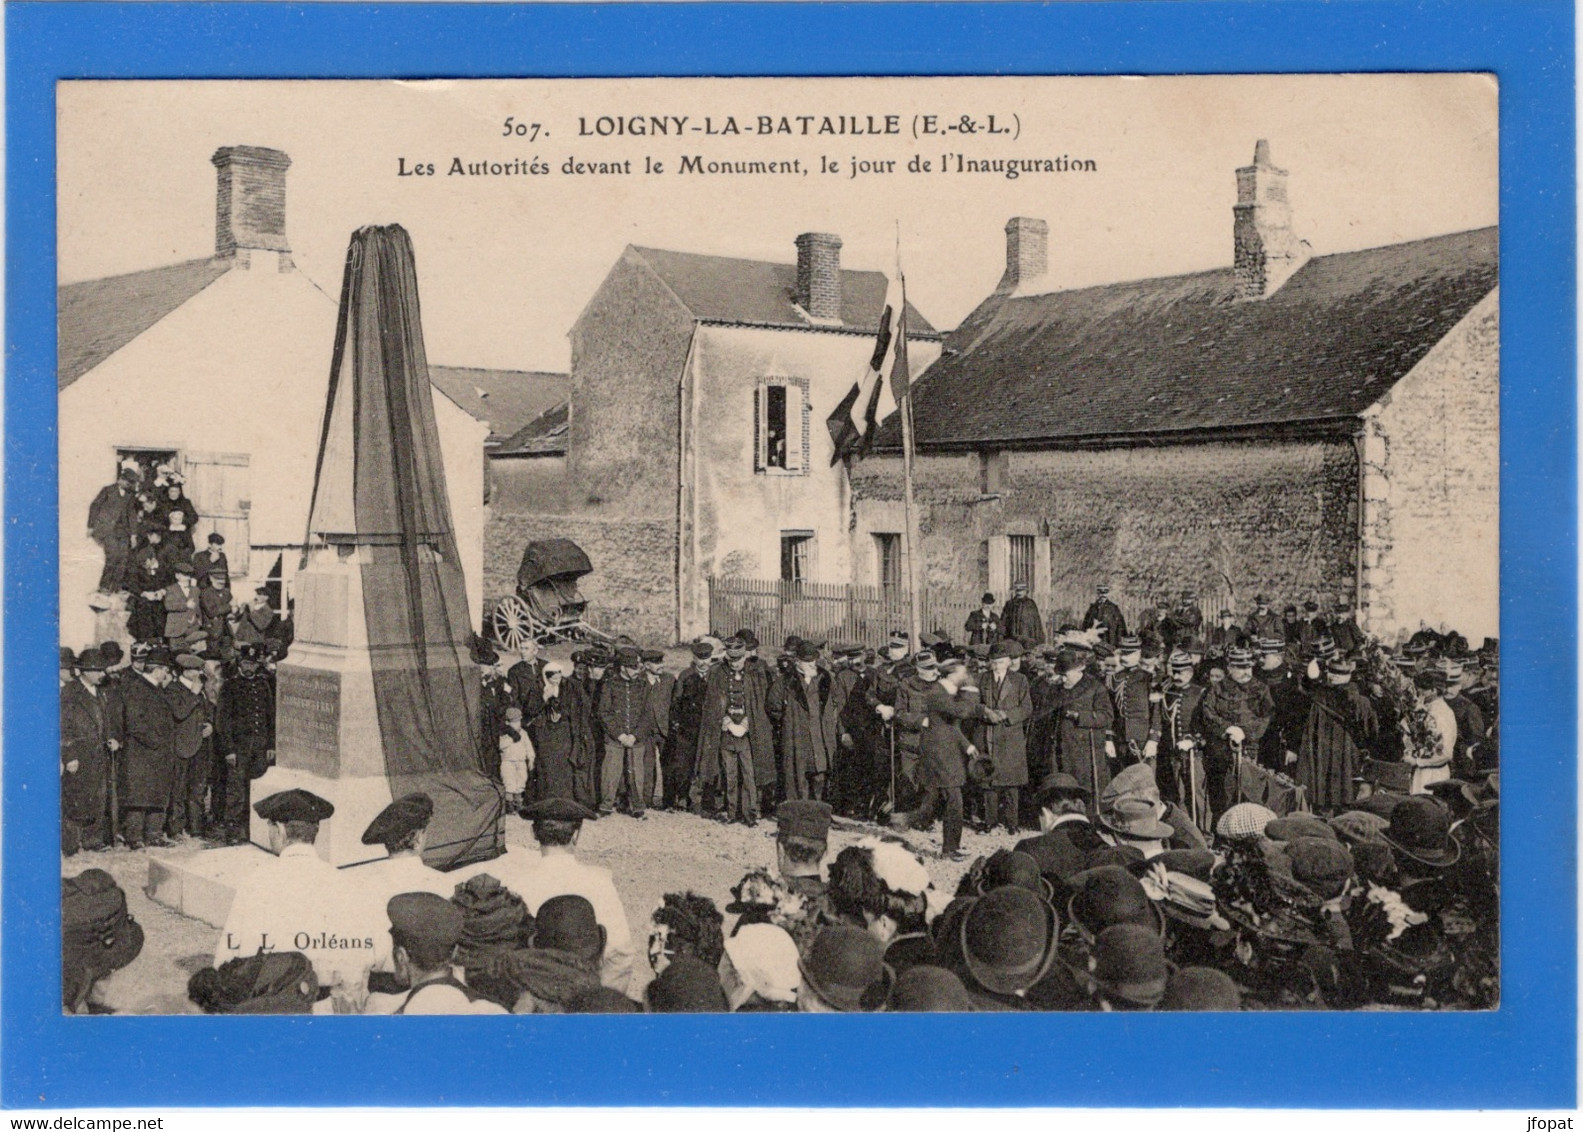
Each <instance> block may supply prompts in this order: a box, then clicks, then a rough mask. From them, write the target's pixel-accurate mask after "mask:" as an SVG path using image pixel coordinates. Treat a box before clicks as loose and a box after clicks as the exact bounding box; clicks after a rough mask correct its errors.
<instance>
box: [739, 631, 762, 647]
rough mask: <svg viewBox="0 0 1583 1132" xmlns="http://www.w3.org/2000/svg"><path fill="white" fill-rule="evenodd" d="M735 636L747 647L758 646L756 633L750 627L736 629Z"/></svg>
mask: <svg viewBox="0 0 1583 1132" xmlns="http://www.w3.org/2000/svg"><path fill="white" fill-rule="evenodd" d="M737 636H738V637H740V638H742V643H743V644H744V645H746V646H747V647H748V648H749V649H756V648H758V647H759V638H758V634H757V633H755V632H754V631H753V630H752V629H738V630H737Z"/></svg>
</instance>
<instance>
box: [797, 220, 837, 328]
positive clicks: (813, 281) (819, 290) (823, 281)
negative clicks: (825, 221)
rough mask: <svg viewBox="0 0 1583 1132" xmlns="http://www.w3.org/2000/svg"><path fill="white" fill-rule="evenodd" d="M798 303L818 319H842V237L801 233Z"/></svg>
mask: <svg viewBox="0 0 1583 1132" xmlns="http://www.w3.org/2000/svg"><path fill="white" fill-rule="evenodd" d="M797 305H798V306H800V307H802V309H803V310H805V311H807V312H808V313H809V315H811V316H812V317H814V318H816V319H826V320H830V321H834V322H840V321H841V237H840V236H835V235H832V234H830V233H829V232H804V233H803V234H802V235H801V236H798V237H797Z"/></svg>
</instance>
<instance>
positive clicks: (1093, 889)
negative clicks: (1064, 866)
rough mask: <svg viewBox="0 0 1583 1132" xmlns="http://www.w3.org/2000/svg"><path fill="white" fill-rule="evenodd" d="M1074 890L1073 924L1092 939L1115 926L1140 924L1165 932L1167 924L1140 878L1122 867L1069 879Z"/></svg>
mask: <svg viewBox="0 0 1583 1132" xmlns="http://www.w3.org/2000/svg"><path fill="white" fill-rule="evenodd" d="M1067 884H1068V885H1069V886H1070V887H1071V888H1072V889H1073V892H1072V895H1071V898H1070V899H1069V900H1068V901H1067V904H1066V915H1067V919H1068V920H1069V921H1070V922H1074V923H1076V924H1077V925H1078V927H1080V928H1082V929H1084V930H1085V931H1086V932H1087V933H1088V934H1089V935H1090V936H1097V935H1098V934H1099V933H1100V932H1102V931H1104V930H1105V929H1106V928H1108V927H1112V926H1114V925H1116V924H1138V925H1141V926H1143V927H1146V928H1150V929H1151V930H1153V931H1155V932H1163V931H1164V930H1165V921H1164V919H1163V918H1162V916H1161V915H1160V910H1159V908H1158V907H1156V906H1155V903H1154V901H1152V900H1150V899H1149V894H1148V893H1147V892H1145V891H1144V889H1143V884H1142V882H1140V881H1139V880H1138V878H1137V877H1135V876H1133V875H1132V874H1131V873H1129V872H1128V871H1127V870H1126V869H1124V868H1122V867H1121V866H1119V865H1105V866H1102V867H1100V868H1096V869H1089V870H1087V871H1086V872H1081V873H1078V874H1077V875H1075V876H1073V877H1069V878H1068V880H1067Z"/></svg>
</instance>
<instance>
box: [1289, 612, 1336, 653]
mask: <svg viewBox="0 0 1583 1132" xmlns="http://www.w3.org/2000/svg"><path fill="white" fill-rule="evenodd" d="M1296 633H1297V651H1298V652H1299V654H1301V655H1303V656H1313V655H1315V653H1316V652H1317V651H1318V649H1319V639H1320V638H1321V637H1329V636H1330V627H1329V626H1328V625H1326V624H1325V619H1324V618H1323V617H1321V616H1319V603H1318V602H1317V601H1313V600H1311V599H1310V600H1309V601H1305V602H1303V610H1302V615H1301V617H1299V619H1298V621H1297V629H1296Z"/></svg>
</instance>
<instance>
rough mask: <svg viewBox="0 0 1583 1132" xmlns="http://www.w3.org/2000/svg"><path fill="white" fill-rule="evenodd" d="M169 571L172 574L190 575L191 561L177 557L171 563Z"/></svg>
mask: <svg viewBox="0 0 1583 1132" xmlns="http://www.w3.org/2000/svg"><path fill="white" fill-rule="evenodd" d="M170 571H171V573H173V574H186V575H188V576H189V577H190V576H191V575H192V563H191V562H188V561H186V560H185V559H181V558H178V559H177V560H176V561H175V562H173V563H172V564H171V567H170Z"/></svg>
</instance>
